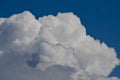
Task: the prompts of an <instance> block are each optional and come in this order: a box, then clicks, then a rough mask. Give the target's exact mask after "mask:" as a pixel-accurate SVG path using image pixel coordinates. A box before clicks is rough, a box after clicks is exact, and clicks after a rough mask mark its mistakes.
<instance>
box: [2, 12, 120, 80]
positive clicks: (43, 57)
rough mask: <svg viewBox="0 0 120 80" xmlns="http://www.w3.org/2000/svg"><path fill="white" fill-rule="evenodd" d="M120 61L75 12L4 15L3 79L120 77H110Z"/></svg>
mask: <svg viewBox="0 0 120 80" xmlns="http://www.w3.org/2000/svg"><path fill="white" fill-rule="evenodd" d="M118 64H119V60H118V59H117V57H116V52H115V50H114V49H113V48H109V47H108V46H107V45H106V44H105V43H103V42H102V43H101V42H100V41H99V40H95V39H94V38H93V37H91V36H89V35H87V34H86V30H85V27H84V26H83V25H82V24H81V22H80V20H79V18H78V17H77V16H75V15H74V14H73V13H58V15H57V16H53V15H49V16H44V17H40V18H39V20H37V19H35V17H34V16H33V15H32V14H31V13H30V12H29V11H25V12H23V13H21V14H15V15H13V16H11V17H9V18H0V80H120V79H118V78H116V77H111V78H108V75H109V74H110V73H111V71H112V70H113V69H114V68H115V66H116V65H118Z"/></svg>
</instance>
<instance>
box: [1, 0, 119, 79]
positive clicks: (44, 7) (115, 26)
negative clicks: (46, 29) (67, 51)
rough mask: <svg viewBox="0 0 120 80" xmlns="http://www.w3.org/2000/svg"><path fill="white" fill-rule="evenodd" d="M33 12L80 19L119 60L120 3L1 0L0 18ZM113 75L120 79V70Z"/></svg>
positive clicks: (65, 0) (75, 0)
mask: <svg viewBox="0 0 120 80" xmlns="http://www.w3.org/2000/svg"><path fill="white" fill-rule="evenodd" d="M25 10H29V11H31V12H32V13H33V14H34V15H35V16H36V18H38V17H39V16H44V15H48V14H54V15H56V14H57V13H58V12H73V13H74V14H76V15H77V16H78V17H80V19H81V21H82V24H83V25H84V26H85V27H86V30H87V33H88V34H89V35H91V36H93V37H94V38H96V39H99V40H101V41H103V42H105V43H106V44H107V45H108V46H110V47H114V48H115V50H116V52H117V56H118V58H120V37H119V34H120V20H119V19H120V0H0V17H9V16H10V15H12V14H14V13H20V12H23V11H25ZM110 76H118V77H120V67H119V66H118V67H117V68H115V69H114V71H113V72H112V73H111V75H110Z"/></svg>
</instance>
